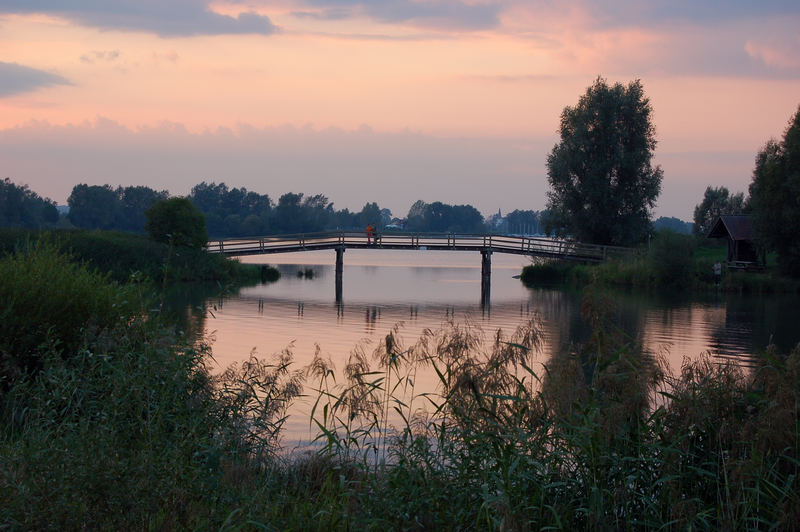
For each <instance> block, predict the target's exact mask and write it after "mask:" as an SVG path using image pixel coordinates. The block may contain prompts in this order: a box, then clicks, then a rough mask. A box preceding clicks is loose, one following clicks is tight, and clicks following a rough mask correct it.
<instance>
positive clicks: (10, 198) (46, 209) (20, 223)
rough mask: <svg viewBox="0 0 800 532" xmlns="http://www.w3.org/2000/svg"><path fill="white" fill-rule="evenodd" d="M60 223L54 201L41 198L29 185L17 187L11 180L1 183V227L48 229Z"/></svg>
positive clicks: (6, 179)
mask: <svg viewBox="0 0 800 532" xmlns="http://www.w3.org/2000/svg"><path fill="white" fill-rule="evenodd" d="M57 221H58V210H57V209H56V205H55V203H54V202H53V201H52V200H49V199H45V198H41V197H40V196H39V195H38V194H36V193H35V192H33V191H32V190H30V189H29V188H28V186H27V185H15V184H14V183H12V182H11V180H10V179H8V178H5V179H3V180H2V181H0V226H3V227H26V228H30V229H34V228H39V227H46V226H48V225H52V224H54V223H56V222H57Z"/></svg>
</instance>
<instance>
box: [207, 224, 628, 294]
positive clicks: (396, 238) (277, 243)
mask: <svg viewBox="0 0 800 532" xmlns="http://www.w3.org/2000/svg"><path fill="white" fill-rule="evenodd" d="M206 249H207V250H208V251H209V252H211V253H222V254H224V255H228V256H245V255H267V254H273V253H296V252H299V251H318V250H324V249H333V250H335V251H336V301H337V302H341V301H342V269H343V267H344V252H345V250H347V249H412V250H436V251H448V250H449V251H478V252H480V254H481V305H483V306H486V305H488V304H489V301H490V292H491V277H492V253H510V254H514V255H528V256H531V257H544V258H549V259H558V260H573V261H580V262H602V261H604V260H606V259H608V258H612V257H619V256H623V255H629V254H631V253H632V252H633V250H632V249H631V248H623V247H616V246H600V245H595V244H583V243H580V242H575V241H572V240H564V239H555V238H543V237H529V236H513V235H476V234H459V233H396V232H391V233H384V234H374V235H371V236H368V235H367V234H366V233H362V232H346V231H334V232H326V233H307V234H296V235H273V236H263V237H256V238H231V239H221V240H211V241H209V242H208V244H207V245H206Z"/></svg>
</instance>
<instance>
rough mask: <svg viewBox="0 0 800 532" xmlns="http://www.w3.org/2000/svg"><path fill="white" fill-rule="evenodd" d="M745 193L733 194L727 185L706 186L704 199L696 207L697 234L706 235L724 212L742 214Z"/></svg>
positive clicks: (695, 225)
mask: <svg viewBox="0 0 800 532" xmlns="http://www.w3.org/2000/svg"><path fill="white" fill-rule="evenodd" d="M744 209H745V202H744V194H743V193H741V192H739V193H738V194H731V193H730V192H729V191H728V189H727V188H726V187H719V188H714V187H706V191H705V193H704V194H703V201H701V202H700V203H698V204H697V205H696V206H695V208H694V228H693V231H694V233H695V234H696V235H702V236H705V235H706V234H707V233H708V232H709V231H710V230H711V226H712V225H714V222H716V221H717V218H719V217H720V216H722V215H723V214H741V213H743V212H744Z"/></svg>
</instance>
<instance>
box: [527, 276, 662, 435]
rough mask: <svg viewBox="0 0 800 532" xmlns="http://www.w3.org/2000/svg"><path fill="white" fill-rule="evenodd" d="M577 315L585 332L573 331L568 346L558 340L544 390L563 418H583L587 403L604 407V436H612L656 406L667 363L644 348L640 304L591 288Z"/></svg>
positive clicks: (559, 415) (600, 409)
mask: <svg viewBox="0 0 800 532" xmlns="http://www.w3.org/2000/svg"><path fill="white" fill-rule="evenodd" d="M573 302H574V300H573ZM576 314H579V315H580V319H581V324H580V327H581V330H580V333H579V334H580V336H578V335H574V336H573V335H571V336H570V339H571V341H570V343H569V344H568V345H564V344H563V343H562V344H559V345H553V347H552V356H551V358H550V360H549V361H548V362H547V363H546V367H547V371H546V372H545V375H544V379H543V382H542V394H543V397H544V398H545V400H546V403H547V404H548V405H549V407H550V408H551V409H553V411H554V413H555V414H556V415H557V416H558V417H560V418H565V419H569V418H571V417H572V416H578V417H580V416H581V415H582V412H583V408H584V406H585V405H588V404H592V405H594V407H596V408H599V411H600V412H602V417H603V420H602V422H601V423H600V426H599V428H602V431H601V432H602V437H603V438H611V437H613V436H614V435H615V434H620V433H622V432H624V431H628V430H629V429H630V428H631V427H635V426H636V423H637V420H640V419H641V416H642V415H643V414H644V413H645V412H646V411H647V409H648V408H649V407H650V406H651V405H652V401H653V398H654V392H655V391H656V388H657V387H658V386H659V385H660V384H661V383H662V382H663V378H664V364H663V363H662V362H661V360H660V359H659V358H657V357H655V356H653V354H651V353H648V352H647V351H646V350H645V349H644V347H643V343H642V337H641V331H643V323H642V313H641V312H640V310H639V309H638V308H637V307H636V306H630V305H621V304H619V303H618V302H617V301H616V300H615V298H613V299H612V297H611V296H610V295H609V293H602V292H599V291H594V290H592V289H587V291H586V293H585V294H584V296H583V298H582V299H581V301H580V313H575V312H573V313H572V315H573V316H574V315H576ZM571 321H572V320H571ZM571 325H572V324H571ZM571 332H575V331H574V330H573V331H571ZM576 338H581V340H580V341H576Z"/></svg>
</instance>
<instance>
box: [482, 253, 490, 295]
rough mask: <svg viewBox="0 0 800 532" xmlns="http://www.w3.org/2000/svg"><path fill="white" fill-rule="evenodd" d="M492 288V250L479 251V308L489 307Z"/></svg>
mask: <svg viewBox="0 0 800 532" xmlns="http://www.w3.org/2000/svg"><path fill="white" fill-rule="evenodd" d="M491 287H492V250H491V249H483V250H481V306H482V307H487V306H489V299H490V297H489V296H490V293H491Z"/></svg>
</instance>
